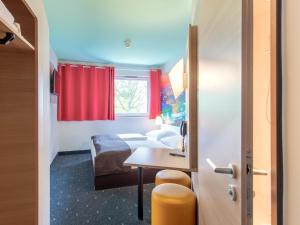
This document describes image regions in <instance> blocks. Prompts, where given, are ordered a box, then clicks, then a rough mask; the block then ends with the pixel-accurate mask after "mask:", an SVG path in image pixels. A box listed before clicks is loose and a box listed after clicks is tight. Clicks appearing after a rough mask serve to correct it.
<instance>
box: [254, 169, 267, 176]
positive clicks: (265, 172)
mask: <svg viewBox="0 0 300 225" xmlns="http://www.w3.org/2000/svg"><path fill="white" fill-rule="evenodd" d="M252 173H253V175H264V176H266V175H268V174H269V173H268V171H266V170H260V169H253V170H252Z"/></svg>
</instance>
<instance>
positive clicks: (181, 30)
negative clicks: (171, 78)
mask: <svg viewBox="0 0 300 225" xmlns="http://www.w3.org/2000/svg"><path fill="white" fill-rule="evenodd" d="M44 1H45V5H46V11H47V15H48V20H49V25H50V38H51V45H52V48H53V49H54V51H55V52H56V54H57V56H58V58H59V59H64V60H75V61H87V62H103V63H118V64H135V65H148V66H151V65H162V64H165V63H166V62H168V61H170V60H173V59H176V58H179V57H180V56H183V55H184V53H185V49H186V39H187V31H188V24H189V21H190V16H191V4H192V0H44ZM126 38H130V39H131V40H132V47H131V48H128V49H127V48H125V46H124V40H125V39H126Z"/></svg>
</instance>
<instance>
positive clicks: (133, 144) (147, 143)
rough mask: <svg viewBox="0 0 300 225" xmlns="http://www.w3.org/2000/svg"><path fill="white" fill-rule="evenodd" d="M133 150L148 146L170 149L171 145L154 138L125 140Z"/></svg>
mask: <svg viewBox="0 0 300 225" xmlns="http://www.w3.org/2000/svg"><path fill="white" fill-rule="evenodd" d="M125 142H126V143H127V144H128V145H129V147H130V149H131V151H135V150H136V149H137V148H138V147H148V148H168V149H170V147H169V146H167V145H164V144H163V143H161V142H160V141H154V140H149V139H147V140H141V141H125Z"/></svg>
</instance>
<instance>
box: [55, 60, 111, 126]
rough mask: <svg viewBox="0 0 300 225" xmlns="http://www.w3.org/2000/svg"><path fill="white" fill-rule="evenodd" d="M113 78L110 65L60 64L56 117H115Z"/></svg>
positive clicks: (61, 119)
mask: <svg viewBox="0 0 300 225" xmlns="http://www.w3.org/2000/svg"><path fill="white" fill-rule="evenodd" d="M114 77H115V72H114V68H112V67H103V68H99V67H95V66H91V67H86V66H83V65H76V66H72V65H69V64H67V65H59V68H58V72H57V74H56V85H55V88H56V89H58V90H57V93H58V120H60V121H81V120H114V119H115V102H114V99H115V96H114Z"/></svg>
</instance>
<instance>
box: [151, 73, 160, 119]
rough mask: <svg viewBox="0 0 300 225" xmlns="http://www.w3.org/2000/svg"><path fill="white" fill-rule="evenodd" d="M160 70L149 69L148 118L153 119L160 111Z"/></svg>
mask: <svg viewBox="0 0 300 225" xmlns="http://www.w3.org/2000/svg"><path fill="white" fill-rule="evenodd" d="M160 77H161V70H151V71H150V114H149V119H155V117H156V116H159V115H160V113H161V103H160Z"/></svg>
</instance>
